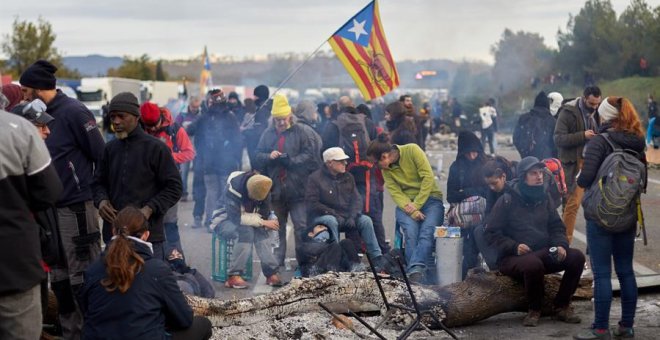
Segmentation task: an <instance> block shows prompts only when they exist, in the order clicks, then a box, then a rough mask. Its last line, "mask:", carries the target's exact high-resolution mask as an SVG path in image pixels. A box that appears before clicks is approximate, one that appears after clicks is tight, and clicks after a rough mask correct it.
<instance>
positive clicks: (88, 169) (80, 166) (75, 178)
mask: <svg viewBox="0 0 660 340" xmlns="http://www.w3.org/2000/svg"><path fill="white" fill-rule="evenodd" d="M46 112H48V114H50V115H51V116H53V118H55V120H54V121H52V122H51V123H50V124H49V125H48V127H49V128H50V132H51V134H50V136H48V139H46V146H48V151H49V152H50V155H51V157H52V158H53V164H54V165H55V169H56V170H57V173H58V175H59V176H60V180H61V181H62V185H64V192H63V193H62V196H60V198H59V200H58V202H57V206H58V207H65V206H69V205H72V204H75V203H81V202H85V201H90V200H92V189H91V184H92V181H93V180H94V169H95V167H98V163H99V162H100V161H101V157H102V155H103V148H104V147H105V142H104V141H103V136H102V135H101V131H99V129H98V127H97V126H96V119H95V118H94V115H92V113H91V112H90V111H89V110H88V109H87V108H86V107H85V106H84V105H83V104H82V103H81V102H79V101H77V100H75V99H73V98H69V97H67V96H66V95H65V94H64V93H62V92H61V91H60V90H57V94H56V95H55V98H53V100H51V101H50V103H48V105H47V109H46Z"/></svg>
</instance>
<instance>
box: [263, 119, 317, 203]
mask: <svg viewBox="0 0 660 340" xmlns="http://www.w3.org/2000/svg"><path fill="white" fill-rule="evenodd" d="M307 129H309V128H308V127H303V126H302V125H298V124H293V125H292V126H291V127H290V128H289V129H288V130H286V131H284V132H283V133H281V134H279V133H277V130H275V127H273V126H271V127H269V128H268V129H266V131H264V134H263V135H262V136H261V139H260V140H259V144H258V146H257V155H256V157H255V167H254V168H255V169H257V170H258V171H259V172H260V173H262V174H265V175H266V176H268V177H270V179H272V180H273V188H272V189H271V195H272V196H271V197H272V200H273V201H286V202H300V201H302V200H303V199H304V198H305V184H306V183H307V178H308V177H309V174H311V173H312V172H313V171H315V170H316V169H318V168H319V166H320V164H319V163H318V161H317V160H318V156H316V150H315V147H314V137H313V136H312V135H310V134H309V133H308V130H307ZM274 150H278V151H280V152H281V153H285V154H287V155H288V157H286V158H283V157H280V158H277V159H270V153H271V152H273V151H274Z"/></svg>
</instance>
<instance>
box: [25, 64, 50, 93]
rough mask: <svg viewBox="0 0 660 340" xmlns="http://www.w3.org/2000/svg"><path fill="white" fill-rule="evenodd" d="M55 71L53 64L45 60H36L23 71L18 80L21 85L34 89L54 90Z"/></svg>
mask: <svg viewBox="0 0 660 340" xmlns="http://www.w3.org/2000/svg"><path fill="white" fill-rule="evenodd" d="M56 71H57V67H56V66H55V65H53V64H51V63H49V62H47V61H45V60H37V62H35V63H34V64H32V65H30V67H28V68H27V69H26V70H25V71H23V74H21V78H20V80H19V82H20V83H21V85H22V86H25V87H30V88H33V89H36V90H54V89H55V83H56V80H55V72H56Z"/></svg>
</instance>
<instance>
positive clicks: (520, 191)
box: [485, 156, 585, 327]
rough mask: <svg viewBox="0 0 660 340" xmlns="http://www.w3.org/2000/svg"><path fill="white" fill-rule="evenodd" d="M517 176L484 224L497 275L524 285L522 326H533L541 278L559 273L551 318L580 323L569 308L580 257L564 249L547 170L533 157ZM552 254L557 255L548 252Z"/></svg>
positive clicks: (536, 319) (538, 308)
mask: <svg viewBox="0 0 660 340" xmlns="http://www.w3.org/2000/svg"><path fill="white" fill-rule="evenodd" d="M516 172H517V174H518V177H517V178H516V179H514V180H512V181H511V182H509V183H507V185H506V187H505V193H504V195H502V197H500V198H499V199H498V200H497V203H495V206H494V207H493V210H492V212H491V213H490V215H489V216H488V218H487V219H486V228H485V229H486V235H485V236H486V240H487V241H488V243H489V244H490V245H492V246H494V247H496V248H497V250H498V259H497V265H498V268H499V271H500V272H501V273H502V274H504V275H507V276H510V277H512V278H513V279H515V280H520V281H523V282H524V287H525V294H526V296H527V301H528V313H527V316H525V318H524V320H523V325H524V326H527V327H535V326H537V325H538V322H539V318H540V317H541V308H542V306H543V296H544V283H543V276H544V275H545V274H550V273H557V272H560V271H564V275H563V276H562V279H561V284H560V286H559V291H558V292H557V295H556V296H555V298H554V301H553V306H554V313H555V317H556V318H557V319H559V320H560V321H563V322H566V323H579V322H580V321H581V320H580V318H579V317H578V316H577V315H575V314H574V313H573V309H572V308H571V306H570V301H571V297H572V296H573V294H574V293H575V290H576V289H577V287H578V285H579V282H580V275H581V274H582V270H583V269H584V262H585V258H584V254H582V252H581V251H580V250H578V249H573V248H569V243H568V239H567V238H566V229H565V227H564V223H563V222H562V221H561V219H560V218H559V214H558V213H557V210H556V209H555V208H554V205H553V204H552V202H551V201H550V199H549V198H550V197H549V195H548V191H547V190H548V182H547V181H546V180H545V178H546V173H547V172H546V168H545V164H544V163H543V162H540V161H539V160H538V159H537V158H536V157H532V156H530V157H525V158H523V159H522V160H521V161H520V163H518V168H517V171H516ZM551 248H552V250H556V253H554V255H553V253H551Z"/></svg>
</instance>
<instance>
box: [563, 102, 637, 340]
mask: <svg viewBox="0 0 660 340" xmlns="http://www.w3.org/2000/svg"><path fill="white" fill-rule="evenodd" d="M598 116H599V119H600V123H601V126H600V129H599V130H598V135H596V136H595V137H594V138H592V139H591V140H589V142H587V145H586V146H585V148H584V150H585V151H584V166H583V167H582V171H581V172H580V175H579V176H578V178H577V185H579V186H580V187H581V188H584V189H586V188H589V187H590V186H593V185H598V183H599V180H600V179H599V178H597V175H598V171H599V169H600V167H601V165H602V164H603V162H604V161H605V159H606V158H607V156H609V155H610V154H611V153H612V152H614V150H613V148H612V145H611V144H610V142H608V140H607V139H606V138H605V136H603V133H607V135H608V139H610V141H611V142H612V144H614V145H618V147H620V148H622V149H624V150H631V151H634V152H636V153H637V157H639V159H640V160H641V161H642V162H643V163H644V166H645V167H646V166H647V164H646V155H645V154H644V148H645V146H646V145H645V140H644V130H643V128H642V124H641V122H640V120H639V115H638V114H637V111H636V110H635V107H634V106H633V104H632V103H631V102H630V100H628V99H627V98H623V97H607V98H605V100H603V102H602V103H601V104H600V107H598ZM631 154H632V153H631ZM642 180H643V181H644V184H646V181H645V179H642ZM632 213H635V212H632ZM635 214H636V213H635ZM636 222H637V221H635V222H633V223H631V224H630V226H628V228H627V229H626V230H624V231H623V232H619V233H613V232H610V231H608V230H606V229H604V228H602V227H601V226H600V225H599V223H598V222H597V221H595V220H592V219H589V218H587V245H588V246H589V258H590V259H591V266H592V270H593V274H594V322H593V325H592V327H590V328H589V329H587V330H585V331H584V332H581V333H579V334H577V335H575V336H574V338H575V339H579V340H583V339H609V338H610V331H609V316H610V306H611V304H612V281H611V278H612V262H614V267H615V269H616V274H617V277H618V279H619V284H620V287H621V319H620V320H619V322H618V327H616V328H614V335H615V336H616V337H620V338H633V337H634V336H635V332H634V330H633V325H634V322H635V310H636V309H637V282H636V280H635V271H634V269H633V257H634V251H635V237H636V234H637V228H636V226H637V223H636Z"/></svg>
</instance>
